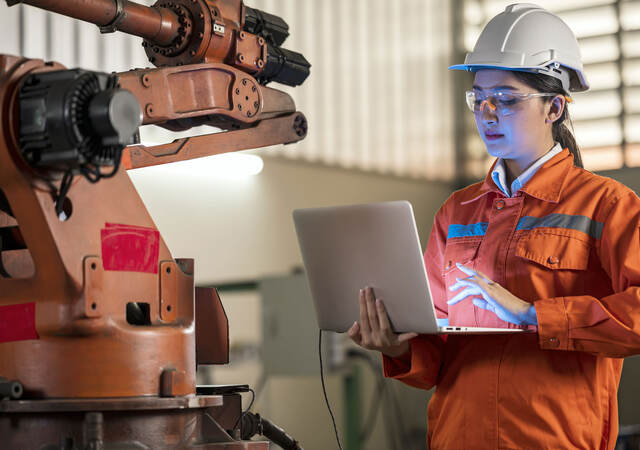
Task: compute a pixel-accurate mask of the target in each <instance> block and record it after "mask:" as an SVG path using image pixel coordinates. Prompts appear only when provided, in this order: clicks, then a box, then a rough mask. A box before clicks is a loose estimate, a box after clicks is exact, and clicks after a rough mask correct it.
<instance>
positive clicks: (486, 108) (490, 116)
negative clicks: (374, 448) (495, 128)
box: [480, 100, 498, 123]
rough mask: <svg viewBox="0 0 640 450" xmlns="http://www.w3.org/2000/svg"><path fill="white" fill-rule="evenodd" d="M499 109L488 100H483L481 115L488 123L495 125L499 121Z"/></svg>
mask: <svg viewBox="0 0 640 450" xmlns="http://www.w3.org/2000/svg"><path fill="white" fill-rule="evenodd" d="M497 109H498V108H496V106H495V105H494V104H492V103H491V102H490V101H488V100H483V101H482V103H481V104H480V113H481V114H482V120H483V121H484V122H486V123H494V122H496V119H497Z"/></svg>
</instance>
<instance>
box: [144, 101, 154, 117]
mask: <svg viewBox="0 0 640 450" xmlns="http://www.w3.org/2000/svg"><path fill="white" fill-rule="evenodd" d="M144 111H145V113H146V114H147V116H149V117H152V116H153V103H147V105H146V106H145V107H144Z"/></svg>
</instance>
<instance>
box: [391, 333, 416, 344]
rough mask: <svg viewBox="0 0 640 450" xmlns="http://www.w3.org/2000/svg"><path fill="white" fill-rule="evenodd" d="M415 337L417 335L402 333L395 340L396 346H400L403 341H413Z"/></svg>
mask: <svg viewBox="0 0 640 450" xmlns="http://www.w3.org/2000/svg"><path fill="white" fill-rule="evenodd" d="M416 336H418V333H402V334H399V335H398V337H397V338H396V339H397V342H398V344H401V343H403V342H405V341H408V340H410V339H413V338H414V337H416Z"/></svg>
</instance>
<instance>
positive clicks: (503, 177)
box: [491, 142, 562, 197]
mask: <svg viewBox="0 0 640 450" xmlns="http://www.w3.org/2000/svg"><path fill="white" fill-rule="evenodd" d="M561 151H562V146H561V145H560V144H559V143H558V142H556V145H554V146H553V148H552V149H551V150H549V151H548V152H547V153H546V154H544V155H543V156H542V157H540V158H539V159H538V160H537V161H536V162H535V163H533V164H532V165H531V166H529V168H528V169H527V170H525V171H524V172H522V174H520V176H519V177H518V178H516V179H515V180H513V183H511V190H509V187H508V186H507V169H506V167H505V165H504V160H503V159H502V158H498V161H497V162H496V165H495V167H494V168H493V172H491V178H492V179H493V182H494V183H495V184H496V186H498V188H499V189H500V190H501V191H502V192H504V194H505V195H506V196H507V197H513V196H514V195H515V194H516V192H518V191H519V190H520V188H522V186H524V185H525V184H526V183H527V181H529V180H530V179H531V177H532V176H533V175H534V174H535V173H536V172H537V171H538V169H539V168H540V167H541V166H542V165H543V164H544V163H546V162H547V161H549V160H550V159H551V158H553V157H554V156H556V155H557V154H558V153H560V152H561Z"/></svg>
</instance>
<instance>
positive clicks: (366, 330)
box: [359, 289, 371, 337]
mask: <svg viewBox="0 0 640 450" xmlns="http://www.w3.org/2000/svg"><path fill="white" fill-rule="evenodd" d="M359 299H360V334H362V336H363V337H367V336H369V335H370V334H371V327H370V326H369V316H368V315H367V301H366V300H365V298H364V289H360V297H359Z"/></svg>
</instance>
